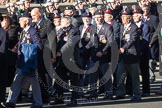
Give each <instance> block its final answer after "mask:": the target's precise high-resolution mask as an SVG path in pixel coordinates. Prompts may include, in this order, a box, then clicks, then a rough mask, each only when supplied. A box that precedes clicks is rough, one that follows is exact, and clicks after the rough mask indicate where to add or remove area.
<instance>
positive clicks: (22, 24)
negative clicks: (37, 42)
mask: <svg viewBox="0 0 162 108" xmlns="http://www.w3.org/2000/svg"><path fill="white" fill-rule="evenodd" d="M19 24H20V27H21V28H25V27H27V25H28V19H27V18H23V17H22V18H19Z"/></svg>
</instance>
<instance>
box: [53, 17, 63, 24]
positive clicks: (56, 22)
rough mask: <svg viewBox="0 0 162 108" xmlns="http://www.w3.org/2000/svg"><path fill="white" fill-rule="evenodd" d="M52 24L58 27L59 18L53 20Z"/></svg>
mask: <svg viewBox="0 0 162 108" xmlns="http://www.w3.org/2000/svg"><path fill="white" fill-rule="evenodd" d="M53 23H54V25H55V26H60V25H61V19H60V18H54V20H53Z"/></svg>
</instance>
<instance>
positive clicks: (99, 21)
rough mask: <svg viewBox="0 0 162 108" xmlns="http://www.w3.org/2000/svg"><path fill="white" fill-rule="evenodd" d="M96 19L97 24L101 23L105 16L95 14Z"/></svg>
mask: <svg viewBox="0 0 162 108" xmlns="http://www.w3.org/2000/svg"><path fill="white" fill-rule="evenodd" d="M95 21H96V24H97V25H100V24H101V23H102V22H103V16H102V15H95Z"/></svg>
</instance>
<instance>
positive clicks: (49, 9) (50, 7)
mask: <svg viewBox="0 0 162 108" xmlns="http://www.w3.org/2000/svg"><path fill="white" fill-rule="evenodd" d="M53 10H54V7H53V6H48V7H47V8H46V11H47V12H49V13H52V12H53Z"/></svg>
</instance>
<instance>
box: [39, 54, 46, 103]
mask: <svg viewBox="0 0 162 108" xmlns="http://www.w3.org/2000/svg"><path fill="white" fill-rule="evenodd" d="M45 74H47V70H46V68H45V65H44V60H43V51H40V52H39V54H38V81H39V84H40V88H41V93H42V100H43V102H47V101H49V93H48V84H47V79H46V76H45Z"/></svg>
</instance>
